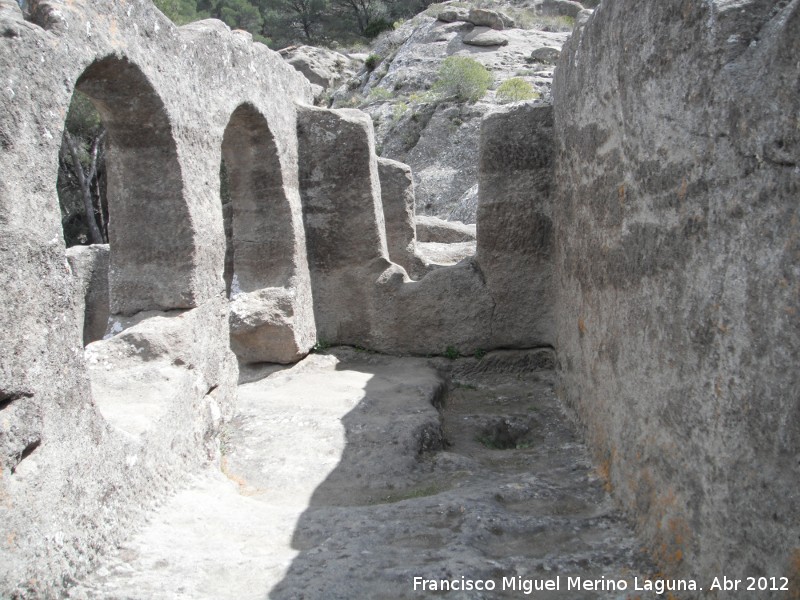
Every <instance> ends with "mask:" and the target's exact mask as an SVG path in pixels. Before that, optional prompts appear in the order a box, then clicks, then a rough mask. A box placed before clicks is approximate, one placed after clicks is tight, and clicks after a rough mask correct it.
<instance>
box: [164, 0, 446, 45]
mask: <svg viewBox="0 0 800 600" xmlns="http://www.w3.org/2000/svg"><path fill="white" fill-rule="evenodd" d="M154 2H155V5H156V6H157V7H158V8H159V9H160V10H161V12H163V13H164V14H165V15H166V16H167V17H169V18H170V19H171V20H172V21H173V22H174V23H175V24H176V25H184V24H186V23H189V22H191V21H196V20H198V19H207V18H209V17H213V18H215V19H221V20H222V21H224V22H225V23H227V24H228V26H230V27H232V28H234V29H244V30H246V31H249V32H250V33H251V34H253V38H254V39H256V40H257V41H262V42H265V43H267V44H269V45H270V46H273V47H275V48H279V47H284V46H289V45H292V44H298V43H302V44H307V43H313V44H317V45H325V44H333V43H334V42H341V43H346V44H352V43H354V42H357V41H359V40H362V41H363V40H365V39H367V38H374V37H376V36H377V35H379V34H380V33H381V32H383V31H387V30H391V29H392V27H393V23H394V22H395V21H396V20H402V19H404V18H406V17H411V16H414V15H415V14H417V12H419V11H421V10H423V9H425V8H426V7H427V6H428V5H429V4H430V0H154Z"/></svg>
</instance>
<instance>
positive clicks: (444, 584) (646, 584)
mask: <svg viewBox="0 0 800 600" xmlns="http://www.w3.org/2000/svg"><path fill="white" fill-rule="evenodd" d="M697 589H698V587H697V583H696V582H695V581H694V580H693V579H641V578H639V577H634V578H633V582H629V581H628V580H627V579H609V578H606V577H602V578H600V579H586V578H584V577H570V576H563V577H562V576H561V575H556V576H555V577H551V578H548V579H525V578H523V577H520V576H517V577H503V579H502V580H500V581H499V585H498V582H497V581H495V580H494V579H468V578H466V577H460V578H456V579H425V578H424V577H414V591H419V592H422V591H429V592H437V591H438V592H451V591H452V592H456V591H465V592H469V591H493V590H504V591H512V592H513V591H517V592H521V593H523V594H526V595H530V594H533V593H534V592H543V591H556V592H557V591H575V590H581V591H599V592H616V591H619V592H625V591H632V592H654V593H656V594H663V593H664V592H667V591H669V592H673V591H694V590H697Z"/></svg>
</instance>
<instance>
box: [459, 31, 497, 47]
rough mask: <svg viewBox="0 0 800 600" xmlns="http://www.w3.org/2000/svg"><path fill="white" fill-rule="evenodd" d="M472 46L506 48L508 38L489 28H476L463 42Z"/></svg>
mask: <svg viewBox="0 0 800 600" xmlns="http://www.w3.org/2000/svg"><path fill="white" fill-rule="evenodd" d="M462 41H463V42H464V43H465V44H468V45H470V46H506V45H507V44H508V38H507V37H506V36H505V35H503V34H502V33H500V32H499V31H495V29H493V28H489V27H476V28H475V29H473V30H472V31H470V32H469V33H467V34H466V35H465V36H464V39H463V40H462Z"/></svg>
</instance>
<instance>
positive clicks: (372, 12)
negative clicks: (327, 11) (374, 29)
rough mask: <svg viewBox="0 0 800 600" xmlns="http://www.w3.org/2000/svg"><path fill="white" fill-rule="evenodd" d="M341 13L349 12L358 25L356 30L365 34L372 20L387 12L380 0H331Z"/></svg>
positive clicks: (381, 16)
mask: <svg viewBox="0 0 800 600" xmlns="http://www.w3.org/2000/svg"><path fill="white" fill-rule="evenodd" d="M332 1H333V3H334V4H335V5H336V6H337V7H338V8H339V9H340V11H341V12H342V13H343V14H349V15H350V16H351V17H352V18H353V19H354V22H355V25H356V27H358V32H359V33H360V34H361V35H363V36H366V34H367V28H368V27H369V24H370V23H371V22H373V21H377V20H378V19H380V18H383V17H384V16H385V15H386V14H387V9H386V5H385V4H384V3H383V2H381V0H332Z"/></svg>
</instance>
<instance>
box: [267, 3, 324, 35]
mask: <svg viewBox="0 0 800 600" xmlns="http://www.w3.org/2000/svg"><path fill="white" fill-rule="evenodd" d="M329 7H330V5H329V3H328V0H273V1H272V2H262V14H263V15H264V22H265V34H267V33H268V34H269V36H270V37H272V38H276V39H280V40H282V41H287V42H290V41H292V40H294V39H295V38H296V37H297V35H299V36H300V37H302V39H303V41H305V42H306V43H313V42H314V41H316V40H317V39H318V37H319V35H320V32H321V30H322V26H323V22H324V20H325V18H326V16H327V14H328V9H329Z"/></svg>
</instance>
